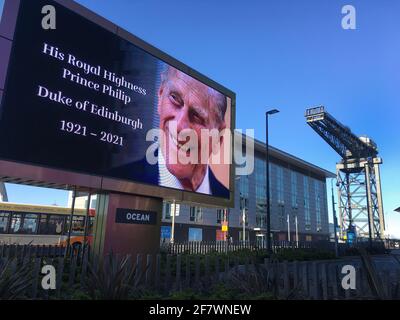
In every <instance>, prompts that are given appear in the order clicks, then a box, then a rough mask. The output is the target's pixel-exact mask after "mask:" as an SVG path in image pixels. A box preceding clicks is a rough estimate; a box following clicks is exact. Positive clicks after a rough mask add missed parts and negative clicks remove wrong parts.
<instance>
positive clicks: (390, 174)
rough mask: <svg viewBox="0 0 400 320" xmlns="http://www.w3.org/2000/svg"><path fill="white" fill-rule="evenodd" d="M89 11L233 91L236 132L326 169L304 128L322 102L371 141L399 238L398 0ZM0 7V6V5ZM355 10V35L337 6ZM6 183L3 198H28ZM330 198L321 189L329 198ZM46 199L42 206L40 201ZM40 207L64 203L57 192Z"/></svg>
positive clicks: (104, 5)
mask: <svg viewBox="0 0 400 320" xmlns="http://www.w3.org/2000/svg"><path fill="white" fill-rule="evenodd" d="M78 2H79V3H81V4H83V5H85V6H87V7H88V8H90V9H91V10H93V11H95V12H96V13H98V14H100V15H102V16H104V17H106V18H107V19H109V20H111V21H113V22H115V23H116V24H118V25H120V26H122V27H123V28H125V29H127V30H128V31H130V32H131V33H133V34H135V35H137V36H138V37H140V38H142V39H143V40H145V41H147V42H149V43H150V44H152V45H154V46H156V47H158V48H160V49H161V50H163V51H165V52H166V53H168V54H170V55H172V56H173V57H175V58H177V59H178V60H180V61H182V62H184V63H186V64H188V65H189V66H191V67H193V68H194V69H196V70H198V71H199V72H201V73H203V74H205V75H207V76H208V77H210V78H212V79H214V80H215V81H217V82H219V83H221V84H223V85H224V86H226V87H228V88H229V89H231V90H233V91H234V92H235V93H236V95H237V104H236V106H237V109H236V127H237V128H242V129H245V128H254V129H255V134H256V138H258V139H260V140H263V141H264V140H265V132H264V131H265V129H264V128H265V127H264V126H265V123H264V112H265V110H266V109H268V108H278V109H279V110H280V111H281V113H279V114H277V115H274V116H273V118H271V121H270V144H271V145H273V146H275V147H277V148H280V149H282V150H284V151H286V152H289V153H292V154H294V155H296V156H298V157H300V158H303V159H305V160H307V161H309V162H312V163H314V164H316V165H318V166H321V167H323V168H325V169H328V170H330V171H333V172H334V171H335V163H336V162H337V161H339V159H340V158H339V155H337V154H336V153H335V152H334V151H333V150H332V149H331V148H330V147H329V146H328V145H327V144H326V143H325V142H324V141H323V140H322V139H321V138H320V137H319V136H318V135H317V134H316V133H315V132H314V131H313V130H312V129H311V128H310V127H309V126H308V125H307V124H306V122H305V118H304V111H305V109H306V108H308V107H311V106H315V105H321V104H322V105H325V106H326V108H327V110H328V111H329V112H330V113H331V114H332V115H333V116H334V117H336V118H337V119H338V120H339V121H341V122H342V123H344V124H346V125H347V126H349V127H350V128H351V129H352V131H353V132H355V133H356V134H359V135H362V134H366V135H368V136H370V137H371V138H372V139H374V140H375V142H376V143H377V144H378V147H379V151H380V156H381V157H382V158H383V161H384V164H383V165H382V167H381V170H382V184H383V202H384V208H385V214H386V223H387V227H388V230H387V232H388V233H390V234H393V235H395V236H397V237H398V238H400V214H396V213H394V212H393V210H394V209H395V208H397V207H398V206H400V196H399V194H400V192H399V186H400V183H399V181H400V170H399V164H398V161H399V159H400V139H399V126H398V123H399V116H400V90H399V88H398V86H399V84H400V81H399V80H400V42H399V40H398V39H399V31H398V30H400V2H399V1H397V0H360V1H358V0H346V1H341V0H299V1H291V0H259V1H251V0H249V1H246V2H243V1H232V0H230V1H221V0H220V1H211V0H202V1H187V0H179V1H178V0H169V1H161V0H157V1H156V0H146V1H135V0H113V1H98V0H79V1H78ZM0 4H1V0H0ZM346 4H351V5H353V6H354V7H355V8H356V23H357V25H356V26H357V29H356V30H343V29H342V27H341V19H342V17H343V14H342V13H341V9H342V7H343V6H344V5H346ZM21 190H22V189H21V188H20V187H15V186H8V191H9V194H10V200H12V201H22V200H24V199H28V198H27V197H28V196H32V197H33V198H34V199H36V201H41V199H42V196H37V197H35V195H34V194H33V193H31V192H24V191H23V190H22V191H21ZM329 195H330V193H329ZM44 199H45V200H44ZM43 201H47V202H48V203H50V204H51V203H54V202H57V203H59V204H63V203H66V196H65V194H64V193H62V194H61V193H58V192H52V193H50V194H49V196H48V197H47V196H46V198H43Z"/></svg>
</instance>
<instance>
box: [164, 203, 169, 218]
mask: <svg viewBox="0 0 400 320" xmlns="http://www.w3.org/2000/svg"><path fill="white" fill-rule="evenodd" d="M163 213H164V214H163V215H164V219H165V220H170V219H171V203H170V202H164V208H163Z"/></svg>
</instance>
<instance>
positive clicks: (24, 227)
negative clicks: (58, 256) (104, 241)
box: [0, 202, 95, 246]
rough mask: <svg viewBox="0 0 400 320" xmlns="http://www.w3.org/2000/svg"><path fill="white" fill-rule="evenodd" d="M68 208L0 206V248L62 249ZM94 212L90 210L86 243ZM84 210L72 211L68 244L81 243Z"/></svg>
mask: <svg viewBox="0 0 400 320" xmlns="http://www.w3.org/2000/svg"><path fill="white" fill-rule="evenodd" d="M70 215H71V208H65V207H57V206H42V205H29V204H17V203H10V202H0V244H20V245H25V244H31V245H59V246H65V245H66V244H67V241H68V231H69V224H70ZM94 215H95V210H94V209H90V210H89V223H88V231H87V240H88V242H89V243H90V242H91V240H92V233H93V221H94ZM85 222H86V209H74V214H73V220H72V230H71V240H70V243H71V245H73V246H77V245H81V244H83V243H84V233H85Z"/></svg>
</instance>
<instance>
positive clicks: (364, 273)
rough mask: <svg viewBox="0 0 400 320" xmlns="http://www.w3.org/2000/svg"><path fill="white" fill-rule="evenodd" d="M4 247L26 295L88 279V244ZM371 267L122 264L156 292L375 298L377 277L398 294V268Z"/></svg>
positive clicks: (149, 258)
mask: <svg viewBox="0 0 400 320" xmlns="http://www.w3.org/2000/svg"><path fill="white" fill-rule="evenodd" d="M10 249H11V248H10V247H7V248H4V246H0V253H1V255H0V266H1V265H4V264H3V263H4V261H7V260H12V261H13V263H12V264H11V268H12V269H13V270H12V271H13V272H15V271H17V270H16V268H17V266H20V265H29V266H30V269H31V273H32V282H31V284H30V285H29V286H28V288H27V289H26V292H25V295H26V297H27V298H30V299H52V298H68V297H69V298H70V296H66V295H65V292H71V291H73V290H76V288H85V285H86V284H87V283H88V281H89V280H90V279H93V276H94V275H93V273H92V272H90V268H89V265H90V264H91V263H93V259H92V257H90V252H89V248H85V250H82V251H81V252H76V251H71V254H70V255H68V256H67V257H65V256H63V255H62V254H61V255H58V256H57V255H50V256H45V255H44V253H45V251H42V252H40V250H39V252H36V255H35V254H34V250H33V249H32V250H29V248H28V249H26V248H25V250H23V249H21V247H20V248H14V249H11V250H10ZM54 250H55V251H54ZM48 252H49V253H53V252H58V251H57V248H50V251H48ZM3 254H5V255H3ZM121 258H122V257H119V259H121ZM105 260H107V259H105ZM45 264H47V265H48V264H50V265H53V266H54V267H55V270H56V271H57V274H56V276H57V280H56V283H57V287H56V289H55V290H44V289H42V287H41V285H40V284H41V279H42V277H43V275H42V274H41V268H42V266H44V265H45ZM347 264H350V265H352V266H354V267H355V268H356V271H357V278H356V279H357V280H356V289H355V290H344V289H343V288H342V286H341V279H342V278H343V274H342V273H341V270H342V266H343V265H347ZM371 268H372V269H373V268H374V267H373V263H371V262H370V263H369V265H366V263H365V262H364V261H363V259H361V258H360V257H346V258H342V259H339V260H326V261H302V262H296V261H295V262H287V261H285V262H278V261H274V260H270V259H264V260H263V261H261V262H260V261H257V260H255V258H254V257H249V256H242V255H240V256H233V257H232V256H230V255H207V254H205V255H190V254H189V255H182V254H155V255H143V254H138V255H137V256H135V257H133V256H128V268H127V270H130V269H132V270H133V269H135V270H136V272H135V279H134V282H135V283H136V284H137V285H138V286H139V287H141V288H146V289H151V290H155V291H157V292H161V293H168V292H172V291H182V290H184V289H186V288H192V289H196V290H201V289H202V288H203V289H204V288H210V286H212V285H214V284H216V283H219V282H223V283H227V284H230V285H232V284H235V283H237V284H238V285H239V284H240V286H243V285H246V286H247V287H249V290H253V289H254V288H252V286H254V285H255V284H256V285H257V286H259V287H261V289H266V290H269V291H270V292H273V294H274V297H276V298H282V299H361V298H364V299H365V298H377V292H378V290H377V289H376V286H377V285H376V283H378V284H379V283H380V291H379V292H380V295H381V296H382V295H383V298H385V297H389V298H390V297H391V298H400V270H399V269H397V270H395V269H387V270H386V269H382V270H378V271H376V270H375V271H373V272H374V274H372V276H371ZM92 270H93V268H92ZM374 277H375V278H374ZM371 279H372V280H373V281H371ZM382 292H383V293H382ZM381 296H380V297H378V298H382V297H381Z"/></svg>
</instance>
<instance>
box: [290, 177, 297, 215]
mask: <svg viewBox="0 0 400 320" xmlns="http://www.w3.org/2000/svg"><path fill="white" fill-rule="evenodd" d="M290 184H291V194H292V208H293V209H297V208H298V201H297V173H296V172H294V171H291V172H290Z"/></svg>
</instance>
